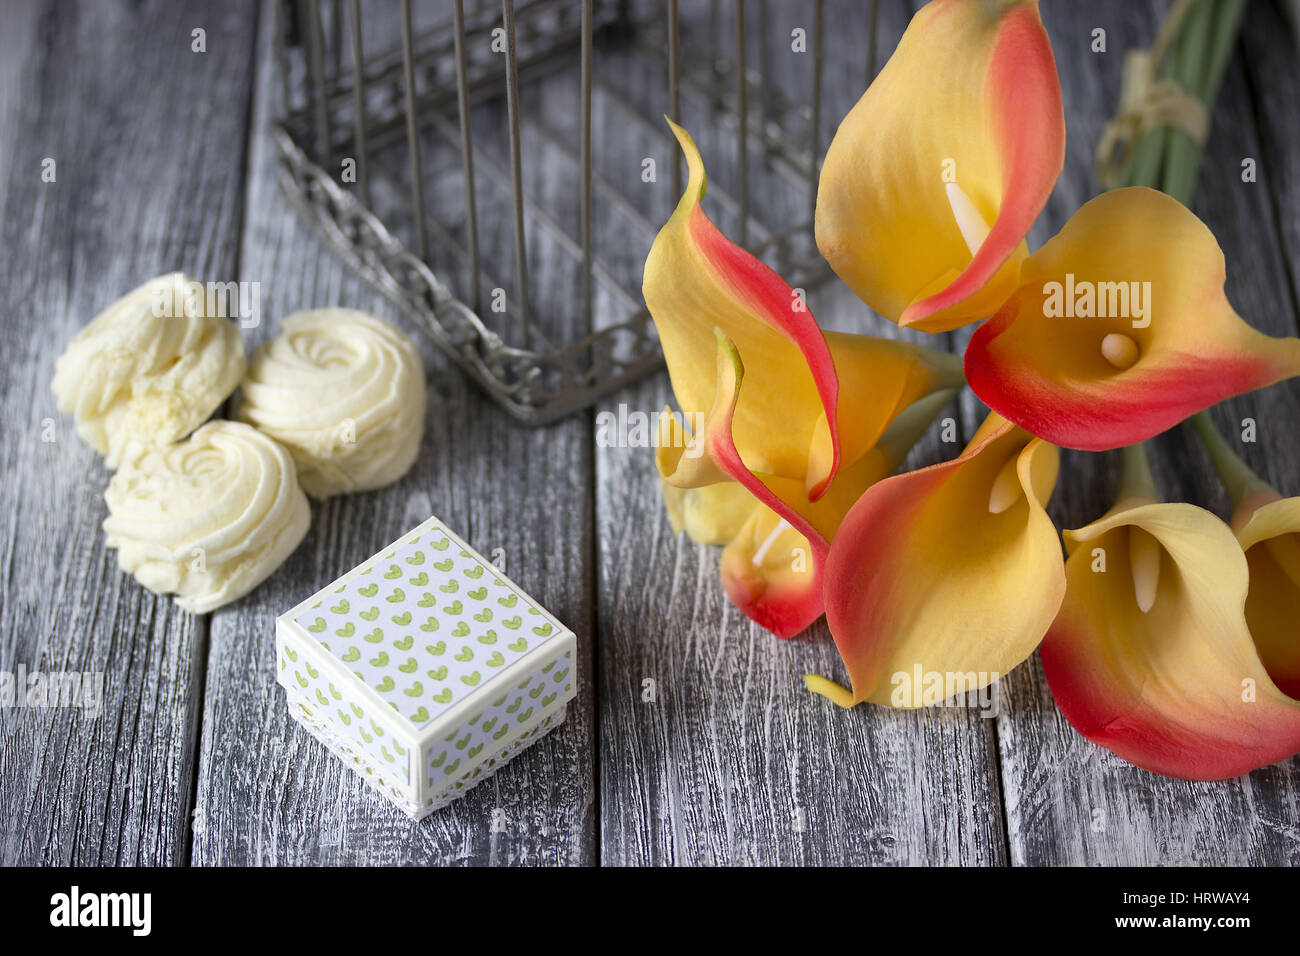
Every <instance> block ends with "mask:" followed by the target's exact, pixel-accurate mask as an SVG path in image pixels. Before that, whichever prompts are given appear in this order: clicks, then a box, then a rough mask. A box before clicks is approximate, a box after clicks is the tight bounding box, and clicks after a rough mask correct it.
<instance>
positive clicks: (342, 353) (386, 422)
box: [238, 309, 425, 498]
mask: <svg viewBox="0 0 1300 956" xmlns="http://www.w3.org/2000/svg"><path fill="white" fill-rule="evenodd" d="M280 329H281V331H280V335H279V336H278V337H277V338H275V339H273V340H271V341H270V342H266V343H264V344H263V345H261V346H259V347H258V349H257V351H256V352H255V353H254V354H253V360H252V362H251V363H250V365H249V369H248V374H247V376H245V378H244V382H243V386H242V388H243V394H244V400H243V404H242V405H241V406H240V409H239V415H238V417H239V418H240V419H241V420H242V421H245V422H248V423H249V424H250V425H254V426H256V427H257V428H260V429H261V430H262V431H264V432H266V433H267V434H268V435H271V436H272V437H274V438H275V439H276V440H277V441H279V442H281V443H282V444H283V445H284V446H285V447H286V448H288V449H289V451H290V453H291V454H292V455H293V459H294V461H295V462H296V463H297V465H298V480H299V481H301V482H302V486H303V488H304V489H306V491H307V493H308V494H309V495H311V496H312V497H313V498H327V497H329V496H330V495H336V494H342V493H345V492H351V491H365V490H367V489H370V488H378V487H380V486H382V485H386V484H389V483H391V482H394V481H396V480H397V479H398V478H400V477H401V476H402V475H403V474H405V473H406V471H407V469H408V468H410V467H411V464H412V463H413V462H414V461H415V457H416V455H417V453H418V452H419V449H420V436H421V433H422V431H423V429H424V404H425V400H424V366H423V365H422V364H421V362H420V355H419V353H418V352H417V351H416V349H415V346H414V345H413V344H412V343H411V340H410V339H409V338H407V337H406V335H404V334H403V333H402V332H399V331H398V330H397V329H395V328H394V327H393V326H391V325H389V324H388V323H386V322H381V321H380V320H379V319H376V318H375V317H373V316H370V315H366V314H365V313H364V312H356V311H353V310H351V309H315V310H312V311H308V312H296V313H294V314H293V315H290V316H287V317H286V318H285V319H284V320H283V321H282V322H281V323H280Z"/></svg>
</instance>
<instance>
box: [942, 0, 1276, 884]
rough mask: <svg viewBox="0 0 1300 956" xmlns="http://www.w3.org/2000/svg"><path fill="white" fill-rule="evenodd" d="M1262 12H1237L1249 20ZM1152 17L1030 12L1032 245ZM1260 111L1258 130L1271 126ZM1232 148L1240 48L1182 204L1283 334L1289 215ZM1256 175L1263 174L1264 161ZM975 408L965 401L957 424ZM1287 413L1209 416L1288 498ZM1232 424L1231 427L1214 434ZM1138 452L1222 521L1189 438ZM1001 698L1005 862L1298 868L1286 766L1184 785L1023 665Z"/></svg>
mask: <svg viewBox="0 0 1300 956" xmlns="http://www.w3.org/2000/svg"><path fill="white" fill-rule="evenodd" d="M1267 6H1268V5H1267V4H1263V5H1256V4H1250V5H1248V9H1247V13H1246V16H1247V19H1248V20H1249V19H1250V18H1252V17H1253V16H1256V15H1257V14H1258V13H1259V12H1260V11H1259V9H1258V8H1259V7H1267ZM1162 9H1163V7H1162V5H1160V4H1122V5H1121V4H1109V5H1106V6H1104V7H1101V6H1098V5H1071V4H1044V5H1043V18H1044V20H1045V22H1046V23H1047V26H1048V29H1049V30H1050V31H1051V34H1052V39H1053V45H1054V48H1055V51H1056V56H1057V62H1058V65H1059V67H1060V70H1061V81H1062V86H1063V90H1064V95H1065V102H1066V117H1067V122H1068V125H1069V142H1068V147H1067V148H1068V154H1067V159H1066V168H1065V172H1064V174H1063V176H1062V178H1061V183H1060V185H1059V186H1058V188H1057V191H1056V194H1055V195H1054V196H1053V198H1052V201H1051V202H1050V203H1049V204H1048V208H1047V210H1046V213H1045V215H1044V217H1043V221H1042V222H1040V224H1039V228H1038V229H1036V230H1035V234H1034V238H1035V241H1033V242H1031V246H1036V245H1038V244H1040V243H1041V242H1042V241H1043V240H1044V239H1045V238H1046V236H1048V235H1050V234H1052V233H1054V232H1055V231H1056V230H1057V229H1059V228H1060V226H1061V225H1062V224H1063V222H1064V221H1065V219H1066V218H1067V217H1068V216H1069V215H1070V213H1071V212H1072V211H1073V209H1074V208H1075V207H1076V206H1077V205H1078V204H1079V203H1080V202H1082V201H1084V200H1086V199H1087V198H1089V197H1090V196H1091V195H1093V194H1094V193H1095V192H1096V190H1097V188H1098V187H1097V185H1096V183H1095V179H1094V178H1093V175H1092V150H1093V148H1094V145H1095V143H1096V142H1097V137H1098V134H1099V133H1100V129H1101V125H1102V123H1104V121H1105V119H1106V118H1107V117H1108V116H1109V114H1110V112H1111V111H1112V110H1113V109H1114V104H1115V103H1116V102H1117V98H1118V84H1119V78H1120V63H1121V60H1120V57H1121V56H1122V54H1123V50H1124V49H1126V48H1128V47H1129V46H1132V45H1147V44H1149V42H1150V40H1151V38H1152V37H1153V36H1154V31H1155V26H1156V18H1155V14H1156V13H1158V12H1160V10H1162ZM1098 26H1099V27H1104V28H1105V29H1106V30H1107V40H1108V50H1109V52H1108V53H1106V54H1105V55H1097V54H1093V53H1091V52H1090V51H1089V43H1090V39H1091V31H1092V29H1093V27H1098ZM1251 29H1254V28H1251ZM1275 42H1276V41H1275ZM1260 116H1261V119H1263V120H1264V121H1265V122H1266V123H1268V122H1274V123H1276V122H1279V120H1278V119H1277V118H1276V117H1274V118H1273V119H1272V120H1269V119H1268V118H1267V114H1260ZM1276 135H1277V134H1276V132H1271V133H1270V134H1269V136H1270V137H1276ZM1243 155H1251V156H1258V155H1260V129H1259V127H1258V126H1257V124H1256V119H1255V113H1254V111H1253V109H1252V101H1251V98H1250V95H1249V93H1248V91H1247V89H1246V86H1245V83H1244V78H1243V75H1242V64H1241V61H1240V51H1239V53H1238V60H1237V61H1236V62H1234V64H1233V66H1232V68H1231V69H1230V71H1229V73H1228V76H1227V80H1226V83H1225V86H1224V89H1223V93H1222V96H1221V98H1220V101H1219V104H1218V107H1217V108H1216V110H1215V127H1214V134H1213V137H1212V139H1211V142H1210V144H1209V147H1208V150H1207V154H1206V157H1205V161H1204V163H1203V167H1202V175H1201V180H1200V190H1199V193H1198V199H1197V204H1196V209H1197V212H1198V214H1199V215H1201V217H1202V218H1203V219H1204V220H1205V221H1206V222H1207V224H1208V225H1209V226H1210V227H1211V228H1212V229H1213V230H1214V232H1215V235H1216V236H1217V237H1218V239H1219V242H1220V244H1221V245H1222V246H1223V248H1224V251H1225V253H1226V255H1227V259H1228V295H1229V298H1230V299H1231V300H1232V302H1233V303H1234V305H1235V306H1236V308H1237V309H1238V311H1240V312H1241V314H1242V315H1243V316H1245V317H1246V318H1247V320H1248V321H1250V322H1251V323H1252V324H1254V325H1255V326H1257V327H1259V328H1261V329H1263V330H1265V331H1267V332H1269V333H1271V334H1274V335H1281V334H1293V333H1294V330H1295V327H1296V326H1295V304H1294V301H1293V300H1292V298H1291V295H1290V291H1289V289H1288V287H1287V282H1286V268H1285V265H1284V263H1283V261H1282V260H1281V258H1280V256H1279V237H1278V233H1277V231H1276V228H1275V223H1276V221H1277V219H1278V217H1279V215H1280V216H1281V217H1282V218H1283V219H1285V220H1288V221H1294V217H1295V209H1294V207H1290V208H1284V209H1282V210H1279V209H1278V207H1276V206H1275V205H1274V197H1273V195H1271V194H1270V192H1269V191H1268V190H1267V189H1266V188H1261V187H1260V186H1259V185H1248V184H1243V183H1242V182H1241V179H1240V160H1241V157H1242V156H1243ZM1269 166H1270V167H1271V168H1273V169H1274V172H1276V167H1277V164H1276V162H1272V163H1270V164H1269ZM976 404H977V403H976V402H974V401H972V402H970V403H968V405H967V411H968V416H969V418H968V421H970V422H974V420H975V418H976V413H975V405H976ZM1297 414H1300V386H1297V384H1296V383H1295V382H1290V383H1284V384H1282V385H1278V386H1275V387H1273V388H1270V389H1266V390H1264V391H1262V392H1259V393H1256V394H1254V395H1250V396H1245V397H1243V398H1240V399H1236V400H1233V401H1231V402H1227V403H1225V404H1224V405H1223V406H1221V407H1220V408H1219V409H1218V410H1216V418H1218V419H1219V420H1220V423H1221V424H1222V425H1228V424H1230V423H1232V422H1240V421H1241V419H1242V418H1243V417H1246V416H1251V417H1254V418H1255V419H1257V421H1258V423H1259V429H1260V436H1261V437H1260V441H1259V443H1258V444H1257V445H1247V446H1245V447H1244V449H1243V454H1244V455H1245V456H1246V457H1247V458H1248V459H1249V460H1250V461H1251V462H1252V464H1254V465H1255V466H1257V467H1259V468H1260V469H1261V472H1262V473H1264V474H1266V475H1268V476H1269V477H1270V478H1271V479H1272V480H1274V481H1276V482H1278V483H1279V484H1278V487H1279V488H1282V489H1283V490H1284V491H1287V492H1289V493H1293V494H1300V485H1297V484H1296V482H1297V477H1296V476H1297V475H1300V448H1297V446H1296V444H1295V442H1294V435H1295V427H1294V422H1295V421H1296V416H1297ZM1236 431H1237V428H1236V426H1232V427H1230V428H1228V429H1227V433H1228V434H1234V433H1235V432H1236ZM1115 457H1116V456H1114V455H1089V454H1083V453H1077V452H1071V453H1067V454H1066V455H1065V456H1064V459H1063V464H1062V472H1061V480H1060V483H1059V484H1058V486H1057V490H1056V495H1055V498H1054V499H1053V503H1052V507H1051V509H1050V510H1051V513H1052V516H1053V517H1054V518H1055V519H1056V521H1057V523H1058V525H1059V526H1060V527H1065V528H1073V527H1079V526H1081V525H1083V524H1086V523H1087V522H1089V521H1092V520H1093V519H1095V518H1096V517H1098V516H1099V515H1100V514H1101V513H1102V512H1103V511H1105V510H1106V509H1107V508H1108V507H1109V506H1110V504H1111V500H1112V497H1113V495H1114V489H1115V486H1116V481H1117V477H1116V474H1115V468H1116V461H1115ZM1152 458H1153V465H1154V467H1155V470H1156V475H1157V480H1158V481H1159V483H1160V485H1161V487H1162V490H1163V492H1164V494H1165V496H1166V498H1167V499H1168V500H1183V501H1191V502H1194V503H1197V504H1200V505H1203V506H1205V507H1208V508H1210V509H1212V510H1215V511H1217V512H1218V513H1219V514H1223V515H1226V514H1227V512H1228V505H1227V500H1226V498H1225V496H1224V495H1223V493H1222V491H1221V490H1220V487H1219V483H1218V480H1217V479H1216V478H1215V477H1214V475H1213V473H1212V471H1211V470H1210V468H1209V465H1208V463H1207V461H1206V458H1205V456H1204V454H1203V453H1202V452H1201V450H1200V448H1199V447H1198V446H1197V444H1196V441H1195V439H1194V438H1192V437H1190V436H1189V435H1187V434H1185V433H1184V432H1182V431H1180V430H1177V429H1176V430H1174V431H1171V432H1170V433H1168V434H1166V435H1165V436H1162V437H1160V438H1158V439H1156V440H1155V441H1153V442H1152ZM1002 702H1003V707H1002V716H1001V717H1000V719H999V721H998V735H999V743H1000V749H1001V755H1002V774H1003V792H1004V794H1005V799H1006V813H1007V823H1008V834H1009V837H1010V840H1011V858H1012V862H1013V863H1016V864H1028V865H1041V864H1075V865H1078V864H1186V863H1213V864H1223V863H1239V864H1274V865H1276V864H1294V863H1295V862H1296V861H1297V859H1300V762H1298V761H1296V760H1292V761H1289V762H1287V763H1285V764H1282V765H1280V766H1276V767H1271V768H1267V769H1264V770H1260V771H1257V772H1255V773H1252V774H1250V775H1248V776H1245V777H1242V778H1238V779H1236V780H1230V781H1224V782H1221V783H1188V782H1184V781H1176V780H1170V779H1167V778H1163V777H1159V776H1156V775H1153V774H1150V773H1147V772H1145V771H1142V770H1139V769H1137V768H1135V767H1132V766H1130V765H1129V764H1127V763H1125V762H1124V761H1122V760H1120V759H1119V758H1118V757H1115V756H1114V755H1113V754H1111V753H1110V752H1109V751H1107V750H1104V749H1102V748H1100V747H1096V746H1094V745H1093V744H1090V743H1089V742H1087V741H1086V740H1084V739H1083V738H1082V737H1080V736H1078V735H1077V734H1075V733H1074V731H1073V730H1072V729H1071V728H1070V727H1069V725H1068V724H1067V723H1066V722H1065V720H1064V718H1063V717H1062V716H1061V715H1060V713H1059V711H1058V710H1057V709H1056V707H1055V704H1054V703H1053V702H1052V699H1051V693H1050V690H1049V689H1048V687H1047V683H1046V681H1045V679H1044V678H1043V674H1042V669H1041V666H1040V665H1039V663H1038V658H1037V656H1035V657H1034V658H1033V659H1032V660H1031V661H1030V662H1028V663H1027V664H1026V665H1024V666H1022V667H1020V668H1019V669H1018V670H1017V671H1016V672H1015V673H1014V674H1012V675H1011V676H1010V677H1009V678H1008V679H1006V680H1004V681H1003V694H1002Z"/></svg>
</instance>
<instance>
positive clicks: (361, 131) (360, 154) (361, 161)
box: [350, 0, 370, 207]
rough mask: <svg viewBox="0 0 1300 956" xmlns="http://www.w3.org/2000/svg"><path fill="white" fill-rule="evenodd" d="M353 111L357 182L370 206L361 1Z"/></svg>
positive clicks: (356, 12) (355, 10)
mask: <svg viewBox="0 0 1300 956" xmlns="http://www.w3.org/2000/svg"><path fill="white" fill-rule="evenodd" d="M350 7H351V11H350V12H351V15H352V111H353V113H355V114H356V115H355V116H353V118H352V119H353V123H354V126H355V129H356V154H357V156H356V161H357V182H358V184H359V185H360V187H361V201H362V202H363V203H365V204H366V206H367V207H368V206H369V205H370V170H369V166H368V165H367V159H366V88H365V83H366V80H365V76H366V64H365V55H364V53H363V52H362V46H361V0H352V2H351V4H350Z"/></svg>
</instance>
